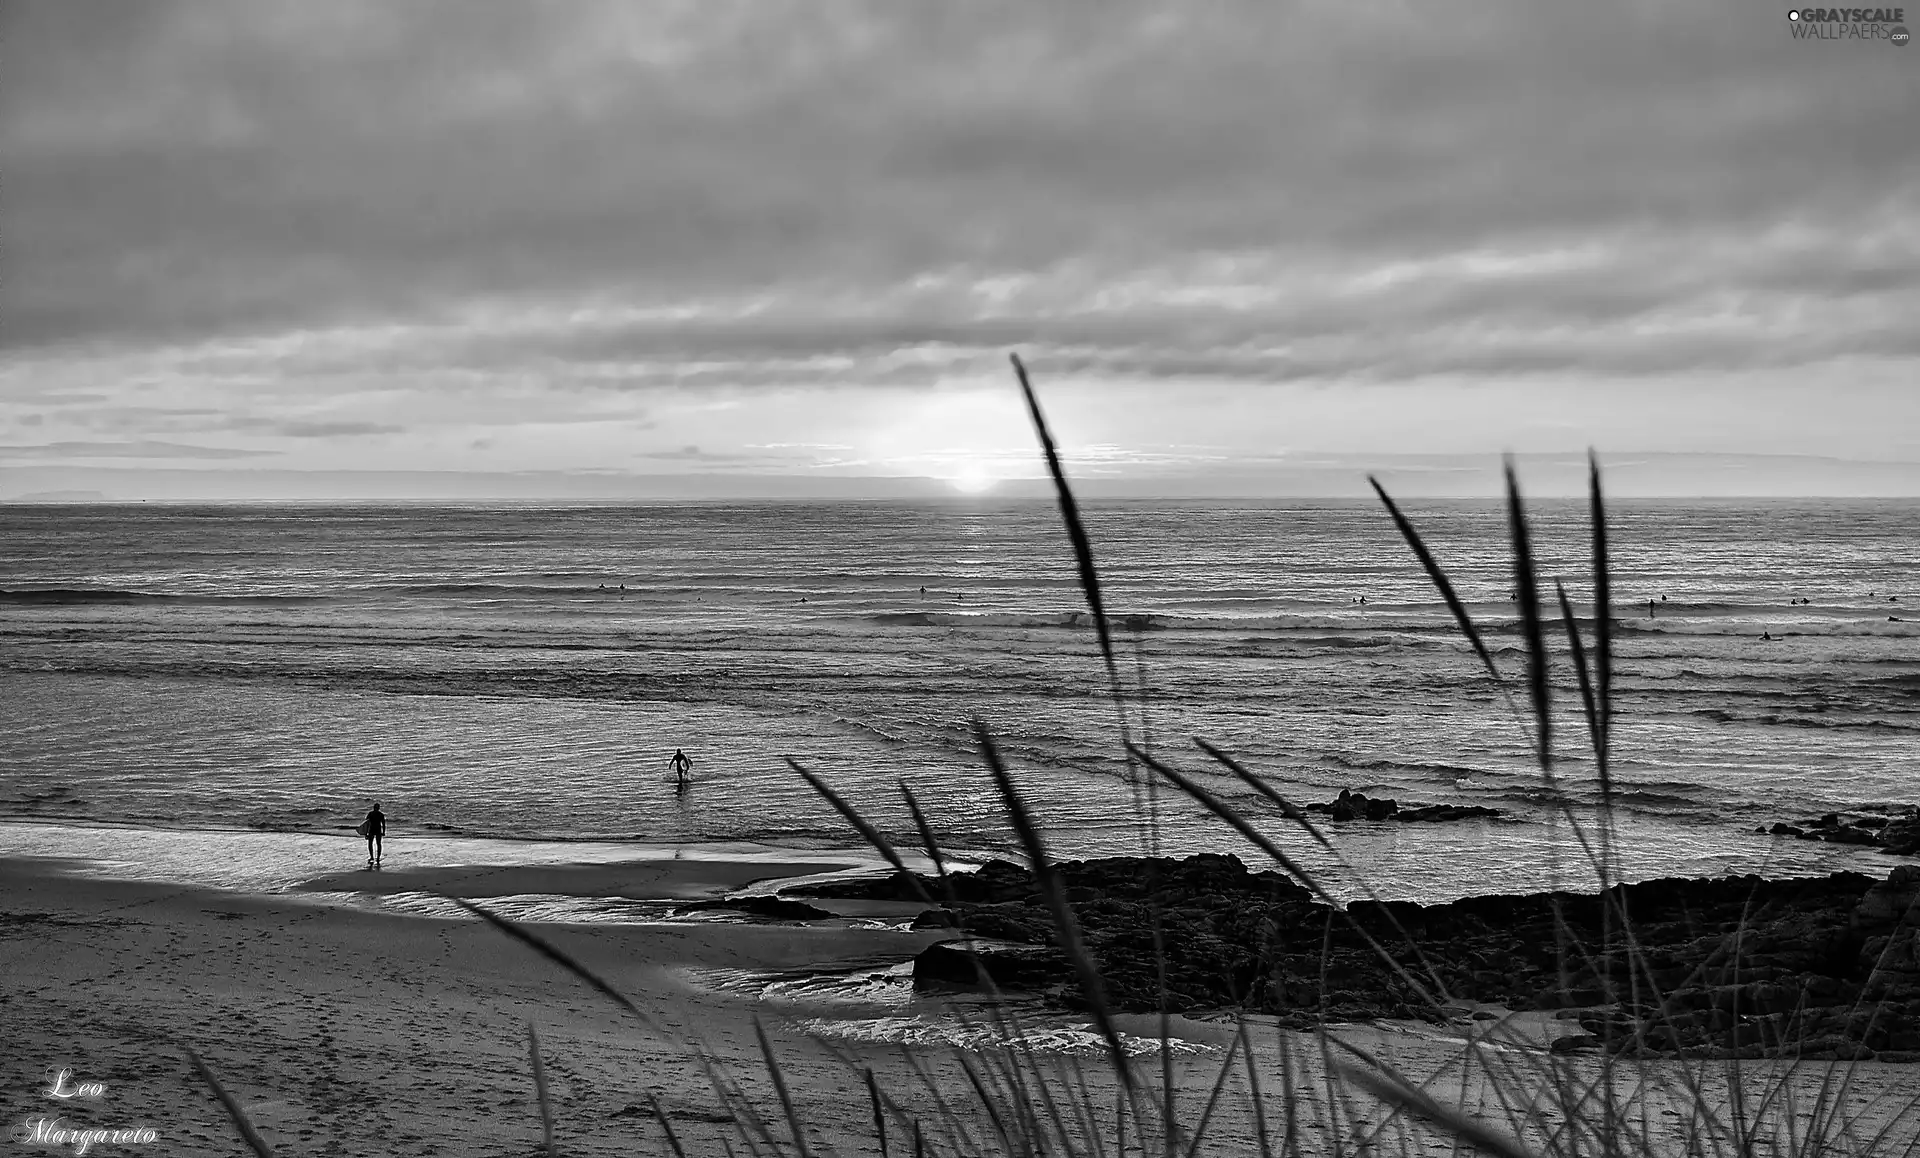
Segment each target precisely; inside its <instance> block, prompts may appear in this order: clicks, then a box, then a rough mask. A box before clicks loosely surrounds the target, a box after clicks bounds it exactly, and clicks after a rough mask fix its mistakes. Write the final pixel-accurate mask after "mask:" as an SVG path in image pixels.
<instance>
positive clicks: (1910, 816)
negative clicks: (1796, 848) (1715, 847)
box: [1754, 804, 1920, 856]
mask: <svg viewBox="0 0 1920 1158" xmlns="http://www.w3.org/2000/svg"><path fill="white" fill-rule="evenodd" d="M1754 831H1756V832H1759V833H1761V834H1762V835H1765V836H1794V837H1798V838H1800V839H1801V840H1824V841H1829V842H1831V843H1833V844H1857V845H1860V846H1862V847H1865V848H1877V849H1880V850H1881V851H1883V852H1890V853H1894V854H1895V855H1898V856H1920V807H1916V806H1914V805H1911V804H1872V805H1862V806H1860V807H1859V808H1858V809H1856V810H1854V811H1852V812H1829V813H1827V814H1826V815H1824V816H1819V817H1815V818H1814V819H1812V820H1801V821H1797V822H1795V823H1793V824H1787V823H1784V822H1782V823H1779V824H1775V825H1773V826H1771V827H1767V826H1762V827H1760V828H1758V829H1755V830H1754Z"/></svg>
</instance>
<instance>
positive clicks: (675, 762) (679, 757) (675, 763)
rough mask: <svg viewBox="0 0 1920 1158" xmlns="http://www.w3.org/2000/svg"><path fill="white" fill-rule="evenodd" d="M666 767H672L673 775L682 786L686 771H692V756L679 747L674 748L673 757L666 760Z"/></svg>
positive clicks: (685, 778)
mask: <svg viewBox="0 0 1920 1158" xmlns="http://www.w3.org/2000/svg"><path fill="white" fill-rule="evenodd" d="M667 767H669V768H671V769H673V774H674V776H676V777H678V778H679V781H680V786H681V787H682V788H684V787H686V784H687V773H689V772H691V771H693V757H691V756H689V755H687V754H686V753H685V752H684V751H682V750H681V749H679V748H675V749H674V750H673V759H671V760H669V761H667Z"/></svg>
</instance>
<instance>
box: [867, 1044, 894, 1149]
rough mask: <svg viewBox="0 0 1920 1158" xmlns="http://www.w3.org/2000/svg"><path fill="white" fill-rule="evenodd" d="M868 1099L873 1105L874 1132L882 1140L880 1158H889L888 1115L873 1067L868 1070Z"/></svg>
mask: <svg viewBox="0 0 1920 1158" xmlns="http://www.w3.org/2000/svg"><path fill="white" fill-rule="evenodd" d="M866 1078H867V1098H868V1100H869V1101H871V1102H872V1103H873V1132H874V1136H875V1137H877V1138H879V1139H880V1158H889V1154H888V1150H887V1115H886V1111H884V1110H883V1109H881V1107H880V1083H879V1082H877V1081H875V1080H874V1077H873V1067H872V1066H868V1067H867V1069H866Z"/></svg>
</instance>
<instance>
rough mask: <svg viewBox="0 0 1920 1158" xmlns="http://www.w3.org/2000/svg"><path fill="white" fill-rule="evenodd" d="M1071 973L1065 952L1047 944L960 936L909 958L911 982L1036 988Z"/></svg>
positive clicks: (1066, 977)
mask: <svg viewBox="0 0 1920 1158" xmlns="http://www.w3.org/2000/svg"><path fill="white" fill-rule="evenodd" d="M1072 976H1073V966H1072V964H1071V963H1070V962H1069V961H1068V960H1067V955H1066V954H1065V953H1062V952H1061V951H1060V950H1058V949H1056V948H1053V947H1052V946H1048V945H1021V944H1015V943H1012V942H1007V941H991V940H986V939H982V938H964V939H961V940H957V941H941V942H938V943H936V944H933V945H929V946H927V947H926V948H925V949H922V950H921V951H920V953H919V955H918V956H916V957H915V958H914V959H913V981H914V984H915V985H924V984H941V985H960V986H967V987H991V988H998V989H1015V990H1039V989H1045V988H1046V987H1048V986H1050V985H1054V984H1057V983H1059V982H1061V981H1065V980H1067V979H1068V978H1070V977H1072Z"/></svg>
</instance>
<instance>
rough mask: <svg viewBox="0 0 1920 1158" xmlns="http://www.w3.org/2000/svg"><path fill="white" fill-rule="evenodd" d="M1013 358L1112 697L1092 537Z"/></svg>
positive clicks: (1023, 371) (1112, 665) (1022, 368)
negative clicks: (1082, 520) (1065, 532)
mask: <svg viewBox="0 0 1920 1158" xmlns="http://www.w3.org/2000/svg"><path fill="white" fill-rule="evenodd" d="M1007 357H1008V358H1009V359H1011V360H1012V362H1013V372H1014V374H1015V375H1016V376H1018V377H1019V379H1020V393H1021V396H1022V397H1024V398H1025V399H1026V402H1027V414H1028V416H1029V417H1030V418H1031V419H1032V420H1033V430H1034V433H1035V434H1036V435H1037V436H1038V437H1039V439H1040V450H1041V453H1043V454H1045V455H1046V458H1047V473H1048V474H1049V475H1051V476H1052V477H1053V489H1054V494H1055V497H1056V499H1057V500H1058V501H1059V504H1060V518H1061V521H1062V522H1064V523H1066V525H1067V538H1068V539H1069V540H1070V541H1071V542H1072V543H1073V558H1074V564H1075V566H1077V567H1078V569H1079V572H1080V590H1081V592H1082V593H1083V594H1084V595H1085V596H1086V599H1087V609H1088V610H1089V611H1090V612H1092V614H1093V629H1094V631H1096V632H1098V633H1099V636H1100V656H1101V658H1102V659H1104V660H1105V661H1106V664H1107V677H1108V679H1109V680H1110V681H1111V682H1112V684H1113V693H1114V697H1115V699H1116V700H1117V699H1118V698H1119V695H1120V665H1119V663H1118V662H1117V661H1116V660H1115V659H1114V651H1113V633H1112V631H1111V630H1110V629H1109V628H1108V625H1107V610H1106V603H1105V600H1103V599H1102V598H1101V595H1100V572H1099V570H1098V569H1097V568H1096V567H1095V566H1094V564H1093V540H1091V539H1090V538H1088V537H1087V528H1086V526H1085V524H1083V523H1082V522H1081V521H1080V505H1079V503H1077V502H1075V501H1074V498H1073V488H1072V487H1070V486H1068V485H1067V473H1066V471H1065V470H1064V469H1063V468H1062V467H1061V465H1060V451H1059V448H1058V447H1057V446H1056V445H1055V444H1054V441H1053V432H1052V430H1050V429H1049V428H1048V427H1047V417H1046V415H1045V414H1042V413H1041V412H1040V398H1039V396H1038V395H1036V394H1035V393H1034V392H1033V383H1032V382H1030V381H1028V380H1027V367H1026V364H1025V363H1023V362H1021V361H1020V355H1018V354H1009V355H1007Z"/></svg>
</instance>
